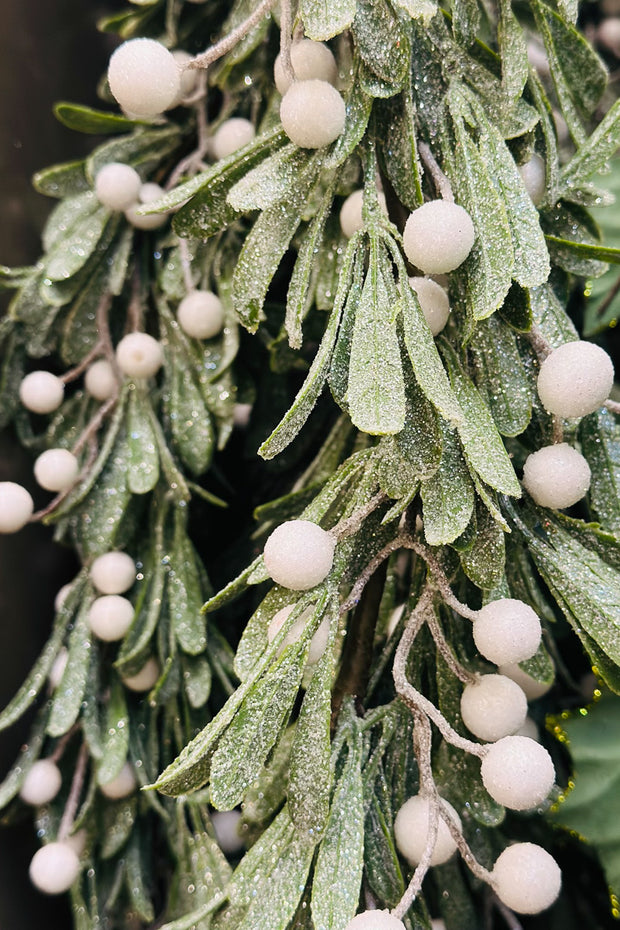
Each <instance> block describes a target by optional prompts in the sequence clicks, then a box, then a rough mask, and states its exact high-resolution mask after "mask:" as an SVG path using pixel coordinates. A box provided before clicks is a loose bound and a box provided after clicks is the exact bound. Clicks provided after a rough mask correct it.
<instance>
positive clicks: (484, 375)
mask: <svg viewBox="0 0 620 930" xmlns="http://www.w3.org/2000/svg"><path fill="white" fill-rule="evenodd" d="M472 351H473V355H474V359H475V365H476V372H477V377H476V384H477V386H478V390H479V391H480V393H481V394H482V397H483V398H484V400H485V401H486V403H487V406H488V408H489V410H490V411H491V415H492V417H493V420H494V421H495V425H496V426H497V429H498V430H499V432H500V433H501V434H502V435H503V436H518V435H519V434H520V433H522V432H523V431H524V430H525V429H526V428H527V425H528V423H529V422H530V418H531V415H532V406H531V400H530V383H529V381H528V379H527V375H526V372H525V369H524V367H523V362H522V360H521V356H520V354H519V350H518V347H517V341H516V338H515V335H514V333H513V332H512V331H511V330H510V329H508V328H507V327H506V326H504V325H503V324H502V323H501V322H500V321H499V320H498V319H497V318H496V317H495V316H492V317H489V319H488V320H484V321H481V322H480V323H479V325H478V326H477V328H476V337H475V339H474V340H473V341H472Z"/></svg>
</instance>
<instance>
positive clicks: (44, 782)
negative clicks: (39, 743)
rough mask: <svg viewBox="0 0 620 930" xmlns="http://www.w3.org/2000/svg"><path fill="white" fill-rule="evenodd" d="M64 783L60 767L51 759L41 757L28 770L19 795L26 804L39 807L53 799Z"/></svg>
mask: <svg viewBox="0 0 620 930" xmlns="http://www.w3.org/2000/svg"><path fill="white" fill-rule="evenodd" d="M61 785H62V775H61V774H60V769H59V768H58V766H57V765H56V763H55V762H52V760H51V759H39V760H38V761H37V762H35V763H34V765H33V766H32V768H30V769H29V770H28V774H27V775H26V777H25V779H24V782H23V784H22V787H21V790H20V792H19V796H20V798H21V799H22V801H25V802H26V804H32V805H34V806H35V807H39V805H41V804H48V803H49V802H50V801H52V800H53V799H54V798H55V797H56V795H57V794H58V792H59V791H60V786H61Z"/></svg>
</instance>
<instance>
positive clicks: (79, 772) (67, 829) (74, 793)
mask: <svg viewBox="0 0 620 930" xmlns="http://www.w3.org/2000/svg"><path fill="white" fill-rule="evenodd" d="M87 764H88V746H87V745H86V743H82V745H81V747H80V751H79V753H78V757H77V762H76V763H75V772H74V773H73V780H72V782H71V788H70V790H69V797H68V798H67V803H66V804H65V809H64V811H63V815H62V819H61V821H60V826H59V827H58V840H59V841H60V842H62V840H65V839H66V838H67V837H68V836H69V834H70V833H71V828H72V826H73V821H74V820H75V815H76V813H77V809H78V804H79V801H80V794H81V793H82V787H83V785H84V776H85V775H86V766H87Z"/></svg>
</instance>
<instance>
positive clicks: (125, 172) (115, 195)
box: [95, 161, 142, 210]
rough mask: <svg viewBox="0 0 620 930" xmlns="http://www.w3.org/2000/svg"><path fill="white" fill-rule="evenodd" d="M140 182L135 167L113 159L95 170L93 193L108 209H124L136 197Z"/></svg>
mask: <svg viewBox="0 0 620 930" xmlns="http://www.w3.org/2000/svg"><path fill="white" fill-rule="evenodd" d="M141 184H142V181H141V180H140V175H139V174H138V172H137V171H136V170H135V168H132V167H131V165H125V164H123V163H122V162H117V161H114V162H110V164H108V165H104V166H103V168H101V169H100V170H99V171H98V172H97V176H96V178H95V194H96V195H97V200H98V201H99V203H101V204H103V206H104V207H107V208H108V210H126V209H127V208H128V207H130V206H131V205H132V204H133V203H135V202H136V200H137V199H138V192H139V190H140V185H141Z"/></svg>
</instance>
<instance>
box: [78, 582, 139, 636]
mask: <svg viewBox="0 0 620 930" xmlns="http://www.w3.org/2000/svg"><path fill="white" fill-rule="evenodd" d="M133 616H134V608H133V604H132V603H131V601H128V600H127V598H126V597H120V596H119V595H118V594H104V595H103V597H98V598H96V599H95V600H94V601H93V603H92V604H91V606H90V610H89V611H88V625H89V626H90V628H91V630H92V632H93V633H94V634H95V636H97V637H98V638H99V639H102V640H103V641H104V642H106V643H113V642H116V640H117V639H122V638H123V636H124V635H125V633H126V632H127V630H128V629H129V627H130V626H131V621H132V620H133Z"/></svg>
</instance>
